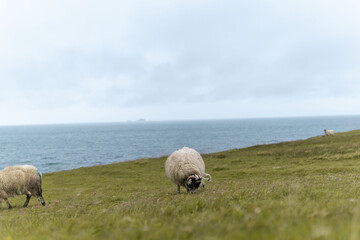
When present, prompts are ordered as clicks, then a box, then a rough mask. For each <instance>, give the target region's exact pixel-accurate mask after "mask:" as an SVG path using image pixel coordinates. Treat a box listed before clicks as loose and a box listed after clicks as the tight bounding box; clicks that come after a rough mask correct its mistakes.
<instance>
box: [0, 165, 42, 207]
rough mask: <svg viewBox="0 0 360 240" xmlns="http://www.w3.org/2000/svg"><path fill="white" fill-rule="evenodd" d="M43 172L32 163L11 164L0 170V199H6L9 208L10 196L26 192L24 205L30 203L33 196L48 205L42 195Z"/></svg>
mask: <svg viewBox="0 0 360 240" xmlns="http://www.w3.org/2000/svg"><path fill="white" fill-rule="evenodd" d="M41 182H42V174H41V173H40V172H39V171H38V170H37V169H36V167H34V166H31V165H17V166H9V167H6V168H4V169H3V170H2V171H0V199H4V200H5V201H6V203H7V205H8V207H9V208H11V205H10V203H9V200H8V197H13V196H16V195H23V194H26V201H25V203H24V207H27V205H28V204H29V201H30V198H31V196H36V197H38V198H39V200H40V202H41V204H42V205H43V206H45V205H46V203H45V201H44V198H43V196H42V188H41Z"/></svg>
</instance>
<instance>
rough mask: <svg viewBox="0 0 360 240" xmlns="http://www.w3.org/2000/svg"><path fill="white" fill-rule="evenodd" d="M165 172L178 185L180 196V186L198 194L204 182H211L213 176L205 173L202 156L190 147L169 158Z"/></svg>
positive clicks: (176, 152)
mask: <svg viewBox="0 0 360 240" xmlns="http://www.w3.org/2000/svg"><path fill="white" fill-rule="evenodd" d="M165 172H166V175H167V177H168V178H169V179H170V180H171V181H172V182H173V183H175V184H177V192H178V193H179V194H180V186H183V187H185V188H186V190H187V192H190V193H196V191H197V189H198V188H199V186H200V185H201V184H202V185H203V186H204V183H203V180H208V181H211V176H210V175H209V174H207V173H205V163H204V161H203V159H202V157H201V155H200V154H199V153H198V152H197V151H195V150H194V149H191V148H188V147H183V148H182V149H179V150H178V151H175V152H173V153H172V154H171V155H170V156H169V157H168V158H167V160H166V162H165ZM205 177H207V178H205Z"/></svg>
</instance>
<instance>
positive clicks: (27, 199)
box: [23, 193, 31, 207]
mask: <svg viewBox="0 0 360 240" xmlns="http://www.w3.org/2000/svg"><path fill="white" fill-rule="evenodd" d="M30 198H31V194H29V193H27V194H26V201H25V203H24V205H23V207H27V206H28V204H29V201H30Z"/></svg>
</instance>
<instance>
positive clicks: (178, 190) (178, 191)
mask: <svg viewBox="0 0 360 240" xmlns="http://www.w3.org/2000/svg"><path fill="white" fill-rule="evenodd" d="M177 193H178V194H180V185H179V184H178V189H177Z"/></svg>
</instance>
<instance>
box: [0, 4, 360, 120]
mask: <svg viewBox="0 0 360 240" xmlns="http://www.w3.org/2000/svg"><path fill="white" fill-rule="evenodd" d="M359 8H360V4H359V3H357V2H355V1H350V0H346V1H343V2H341V3H339V2H338V1H322V0H321V1H316V2H314V1H308V0H306V1H301V2H293V1H290V2H289V1H283V0H277V1H267V0H256V1H231V0H227V1H218V0H211V1H203V0H195V1H163V0H155V1H151V2H149V1H141V0H136V1H131V2H129V1H112V0H106V1H102V2H101V3H100V2H98V1H83V0H80V1H76V2H71V1H51V2H49V1H44V0H35V1H32V2H31V3H30V2H28V1H20V2H19V1H16V2H11V1H2V3H1V7H0V35H1V36H2V37H1V38H0V76H1V78H0V85H1V88H0V110H1V109H2V111H1V113H2V114H5V113H9V112H10V113H11V114H10V115H13V116H14V118H17V119H18V118H23V119H25V120H26V121H27V122H29V121H35V122H36V121H39V119H41V117H43V118H46V117H44V116H48V115H50V114H52V115H53V116H54V117H53V118H49V119H48V121H50V122H53V121H55V119H56V116H57V117H58V118H59V119H60V117H59V116H60V113H61V114H62V116H64V117H61V119H62V121H72V120H71V119H73V120H74V121H80V117H79V119H78V118H75V117H74V113H75V112H76V111H79V112H82V114H83V115H84V116H86V117H84V121H87V120H88V119H90V118H93V119H96V120H104V121H105V120H106V119H108V120H109V121H110V120H113V119H117V120H124V119H129V118H133V117H136V116H137V114H138V112H142V113H144V115H145V114H147V116H149V117H152V118H156V116H162V117H163V118H165V119H167V116H166V114H165V115H164V114H161V113H162V112H166V111H168V112H171V111H172V109H183V108H184V107H187V108H189V109H191V110H189V112H188V113H181V114H179V115H178V116H176V112H174V113H173V114H172V117H173V118H177V117H178V118H181V119H184V116H187V117H189V118H190V117H191V116H192V114H194V115H196V116H198V117H199V118H201V116H204V118H205V117H209V118H211V116H217V115H216V114H214V112H216V111H219V112H222V114H221V115H222V116H224V117H225V116H228V117H231V116H233V115H232V113H231V110H228V111H229V113H227V114H226V112H225V111H226V110H224V109H226V106H228V105H229V104H231V103H232V104H233V105H234V106H235V107H236V108H239V109H241V110H240V112H241V114H239V116H240V117H244V116H253V115H254V114H252V108H251V107H253V108H254V109H256V112H258V113H259V112H260V113H261V106H262V105H264V106H267V105H266V104H262V103H266V102H273V103H276V104H278V105H279V110H278V111H276V114H275V113H274V114H271V113H270V112H266V111H263V112H264V115H263V116H268V115H272V116H275V115H279V116H280V115H286V114H287V113H289V114H296V112H292V111H291V110H289V108H292V107H291V106H289V104H287V103H288V102H291V103H292V104H293V106H298V107H300V106H302V104H307V103H308V102H309V101H311V100H312V101H317V102H321V106H322V107H323V108H322V109H330V107H328V106H331V105H332V104H334V101H335V100H333V99H338V102H340V103H343V104H351V101H350V99H351V98H356V96H357V93H358V92H359V90H360V85H359V84H358V79H359V77H360V76H359V74H358V72H359V70H360V69H359V68H360V62H359V59H358V56H359V53H360V49H359V40H360V36H359V33H358V31H357V29H358V28H359V27H360V26H359V24H360V21H359V20H360V17H359V15H358V14H357V13H358V10H360V9H359ZM320 99H321V101H320ZM335 106H337V110H336V111H337V112H338V113H342V112H343V111H342V109H344V106H343V107H340V106H339V105H338V104H336V105H335ZM214 107H216V108H217V109H214ZM199 108H202V110H201V111H196V109H199ZM313 108H314V109H315V107H313ZM9 109H12V110H11V111H10V110H9ZM25 110H26V111H25ZM246 111H248V114H246ZM328 111H329V114H332V112H331V111H330V110H328ZM21 112H28V113H26V114H25V115H26V116H24V115H22V114H21ZM57 112H58V113H59V114H57ZM97 112H98V113H100V112H101V114H102V116H103V117H102V118H100V117H99V114H96V113H97ZM196 112H198V113H199V115H197V114H195V113H196ZM307 112H308V113H309V114H313V113H314V112H316V111H315V110H311V111H310V110H308V111H307ZM111 113H113V115H112V114H111ZM321 113H322V114H326V112H321ZM156 114H157V115H156ZM303 114H306V111H305V110H304V112H303ZM139 115H141V114H139ZM40 116H41V117H40ZM105 116H106V117H105ZM139 117H142V116H139ZM54 118H55V119H54ZM159 118H160V117H159ZM10 119H11V116H9V120H8V121H7V122H11V120H10ZM67 119H68V120H67ZM25 120H24V121H25ZM0 123H1V122H0Z"/></svg>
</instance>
